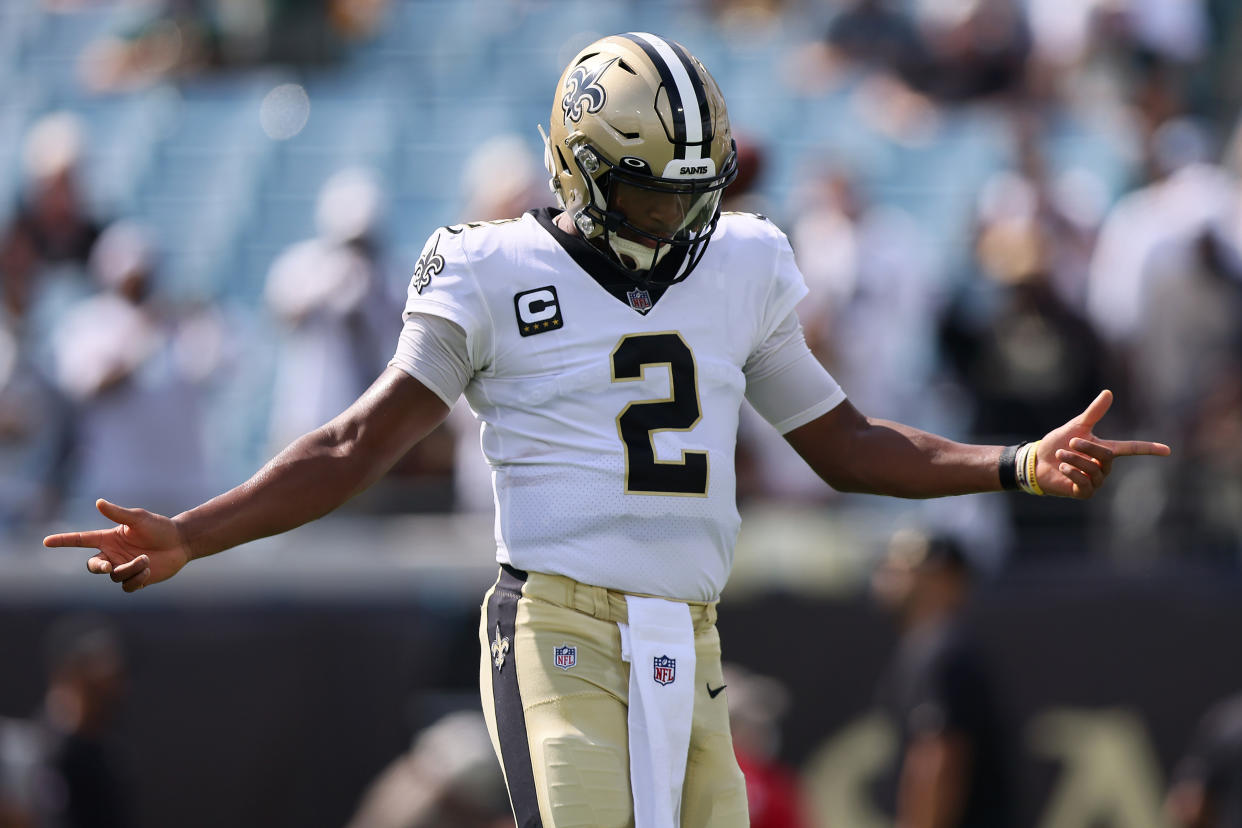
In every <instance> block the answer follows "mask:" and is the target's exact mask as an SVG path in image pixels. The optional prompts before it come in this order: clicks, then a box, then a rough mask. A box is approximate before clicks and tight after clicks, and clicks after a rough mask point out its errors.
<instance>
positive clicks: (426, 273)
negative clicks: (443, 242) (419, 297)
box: [412, 233, 444, 293]
mask: <svg viewBox="0 0 1242 828" xmlns="http://www.w3.org/2000/svg"><path fill="white" fill-rule="evenodd" d="M439 246H440V234H439V233H437V234H436V237H435V240H434V241H433V242H432V245H431V249H430V250H425V251H423V255H422V256H419V257H418V264H417V265H415V266H414V280H413V282H412V284H413V285H414V292H415V293H422V292H423V288H425V287H427V285H429V284H431V277H432V276H435V275H436V274H437V273H439V272H440V271H441V270H444V257H443V256H441V255H440V254H439V253H437V252H436V249H437V248H438V247H439Z"/></svg>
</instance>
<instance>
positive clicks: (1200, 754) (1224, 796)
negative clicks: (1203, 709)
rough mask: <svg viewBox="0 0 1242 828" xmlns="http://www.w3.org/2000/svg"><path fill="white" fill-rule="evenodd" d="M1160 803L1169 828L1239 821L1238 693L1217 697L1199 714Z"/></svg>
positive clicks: (1207, 827)
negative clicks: (1166, 816)
mask: <svg viewBox="0 0 1242 828" xmlns="http://www.w3.org/2000/svg"><path fill="white" fill-rule="evenodd" d="M1165 806H1166V811H1167V813H1168V815H1169V819H1170V821H1171V822H1172V823H1173V825H1174V826H1175V828H1239V826H1242V695H1237V696H1234V697H1232V698H1229V699H1226V700H1224V701H1222V702H1220V703H1218V704H1217V705H1215V706H1214V707H1213V708H1212V709H1211V710H1209V711H1208V712H1207V713H1206V714H1205V715H1204V716H1203V718H1202V719H1201V720H1200V722H1199V727H1198V729H1197V731H1196V733H1195V736H1194V741H1193V742H1192V743H1191V746H1190V749H1189V752H1188V753H1187V754H1186V756H1185V757H1183V758H1182V760H1181V761H1180V762H1179V763H1178V765H1177V768H1176V769H1175V770H1174V772H1173V784H1172V787H1171V788H1170V790H1169V795H1168V799H1167V800H1166V802H1165Z"/></svg>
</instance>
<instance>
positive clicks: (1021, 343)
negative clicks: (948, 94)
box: [940, 173, 1113, 559]
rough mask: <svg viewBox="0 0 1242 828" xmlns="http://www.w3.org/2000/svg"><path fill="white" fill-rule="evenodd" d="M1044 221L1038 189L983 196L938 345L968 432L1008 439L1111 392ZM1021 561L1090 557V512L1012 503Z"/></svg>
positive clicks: (1000, 188)
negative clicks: (966, 265) (966, 407)
mask: <svg viewBox="0 0 1242 828" xmlns="http://www.w3.org/2000/svg"><path fill="white" fill-rule="evenodd" d="M1057 226H1058V225H1056V224H1052V223H1050V222H1049V221H1048V219H1047V218H1045V215H1044V211H1043V209H1042V208H1041V207H1040V196H1039V194H1038V191H1037V187H1036V186H1035V184H1034V183H1033V182H1031V181H1030V180H1029V179H1027V178H1026V177H1024V176H1021V175H1018V174H1016V173H1000V174H998V175H997V176H995V177H994V178H993V179H992V181H991V182H990V183H989V184H988V185H987V186H985V187H984V189H983V191H982V193H981V196H980V198H979V204H978V210H977V224H976V229H975V240H974V248H973V251H972V252H973V261H972V263H971V275H970V276H969V277H968V278H967V280H966V281H965V282H964V284H963V286H962V288H961V290H960V291H959V293H958V295H957V296H956V297H955V299H954V302H953V303H952V305H950V306H949V307H948V308H946V310H945V312H944V314H943V317H942V321H941V330H940V340H941V342H940V344H941V349H942V352H943V353H944V355H945V357H946V360H947V362H948V365H949V367H950V369H951V370H952V372H953V374H954V376H955V377H956V378H957V381H958V383H960V386H961V387H962V388H963V389H964V390H965V391H966V393H967V396H968V399H969V402H970V407H971V418H970V419H971V421H970V426H969V433H970V434H972V435H975V437H977V438H979V439H997V440H1006V439H1009V438H1008V437H1006V435H1015V434H1025V433H1027V429H1029V428H1030V427H1031V425H1032V424H1033V423H1038V422H1047V421H1048V420H1049V419H1052V420H1056V419H1059V418H1063V417H1067V416H1072V415H1073V411H1074V409H1075V408H1077V406H1078V402H1077V401H1078V400H1080V399H1082V398H1083V396H1084V395H1090V393H1091V389H1093V388H1099V387H1101V386H1102V385H1110V384H1111V380H1112V379H1113V377H1112V376H1111V375H1110V374H1109V373H1107V370H1106V369H1107V363H1106V352H1105V350H1104V348H1103V346H1102V344H1101V343H1100V340H1099V338H1098V337H1097V336H1096V334H1095V331H1094V330H1093V329H1092V327H1091V325H1090V324H1089V323H1088V322H1087V320H1086V319H1085V318H1083V316H1082V315H1081V314H1080V313H1079V312H1078V311H1077V310H1075V309H1074V308H1073V307H1072V306H1071V305H1070V304H1069V303H1067V302H1066V301H1065V299H1064V298H1062V295H1061V293H1060V292H1059V291H1058V290H1057V285H1058V283H1065V282H1068V281H1072V279H1065V278H1058V277H1057V275H1056V268H1057V267H1058V266H1059V265H1062V264H1063V262H1064V259H1061V258H1059V257H1058V256H1057V251H1058V246H1059V244H1060V240H1061V238H1062V236H1060V235H1058V233H1057V231H1056V227H1057ZM1008 505H1009V506H1010V507H1011V519H1012V522H1013V527H1014V529H1015V530H1016V531H1015V533H1014V537H1015V540H1016V542H1017V549H1015V550H1014V551H1015V552H1017V553H1018V554H1031V555H1038V556H1039V557H1040V558H1041V559H1043V558H1046V557H1047V556H1048V554H1049V544H1048V542H1047V541H1048V534H1049V533H1050V532H1053V533H1055V535H1056V539H1057V540H1056V543H1055V544H1054V545H1052V546H1051V548H1053V549H1056V550H1060V551H1061V553H1062V554H1066V553H1069V554H1076V555H1082V554H1086V552H1087V551H1088V549H1089V548H1090V544H1089V543H1088V540H1089V539H1088V535H1087V532H1088V528H1089V517H1090V515H1089V511H1088V510H1085V509H1066V508H1064V506H1065V505H1066V504H1064V503H1058V502H1055V501H1051V500H1046V499H1044V500H1039V501H1037V502H1036V501H1035V499H1031V498H1024V499H1022V500H1021V501H1014V502H1012V503H1010V504H1008Z"/></svg>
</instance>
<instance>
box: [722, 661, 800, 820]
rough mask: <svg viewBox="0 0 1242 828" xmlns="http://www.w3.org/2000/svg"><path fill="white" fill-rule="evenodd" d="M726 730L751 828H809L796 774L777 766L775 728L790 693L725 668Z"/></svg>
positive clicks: (764, 678) (766, 680) (770, 681)
mask: <svg viewBox="0 0 1242 828" xmlns="http://www.w3.org/2000/svg"><path fill="white" fill-rule="evenodd" d="M724 685H725V687H727V688H728V689H729V692H728V693H726V694H725V696H726V698H727V699H728V701H729V729H730V731H731V732H732V734H733V751H734V753H735V754H737V763H738V767H740V768H741V769H742V774H743V775H744V776H745V777H746V802H747V806H748V807H749V808H750V824H751V828H809V826H810V825H811V820H810V817H809V814H808V812H807V809H806V805H805V803H804V795H803V792H802V791H801V788H800V784H799V782H798V775H797V772H796V771H795V770H794V769H793V768H792V767H790V766H788V765H786V764H784V763H783V762H782V761H781V760H780V723H781V719H782V718H783V717H784V715H785V713H786V712H787V710H788V708H789V691H788V690H786V689H785V687H784V686H783V685H782V684H781V683H780V682H779V681H777V680H776V679H774V678H769V677H768V676H761V675H758V674H755V673H752V672H750V671H749V670H747V669H745V668H744V667H741V666H740V665H736V664H725V665H724Z"/></svg>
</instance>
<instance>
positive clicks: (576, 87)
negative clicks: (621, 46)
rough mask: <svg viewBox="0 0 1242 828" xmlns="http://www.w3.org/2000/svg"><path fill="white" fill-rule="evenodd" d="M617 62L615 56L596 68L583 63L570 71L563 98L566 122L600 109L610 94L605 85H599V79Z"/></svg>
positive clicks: (562, 107)
mask: <svg viewBox="0 0 1242 828" xmlns="http://www.w3.org/2000/svg"><path fill="white" fill-rule="evenodd" d="M616 62H617V58H613V59H612V60H610V61H608V62H607V63H605V64H604V65H603V66H600V67H599V68H598V69H594V70H592V69H590V68H589V67H588V66H586V65H585V64H583V65H582V66H579V67H578V68H577V69H575V70H574V71H572V72H570V73H569V77H567V78H566V79H565V96H564V97H562V98H561V111H562V112H564V113H565V122H566V123H568V122H570V121H573V122H574V123H577V122H578V121H580V120H581V119H582V115H583V113H585V112H591V113H595V112H599V111H600V109H601V108H602V107H603V105H604V101H605V100H606V99H607V97H608V96H607V94H606V93H605V92H604V87H602V86H600V85H599V79H600V78H601V77H603V75H604V72H606V71H608V67H609V66H612V65H613V64H614V63H616Z"/></svg>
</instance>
